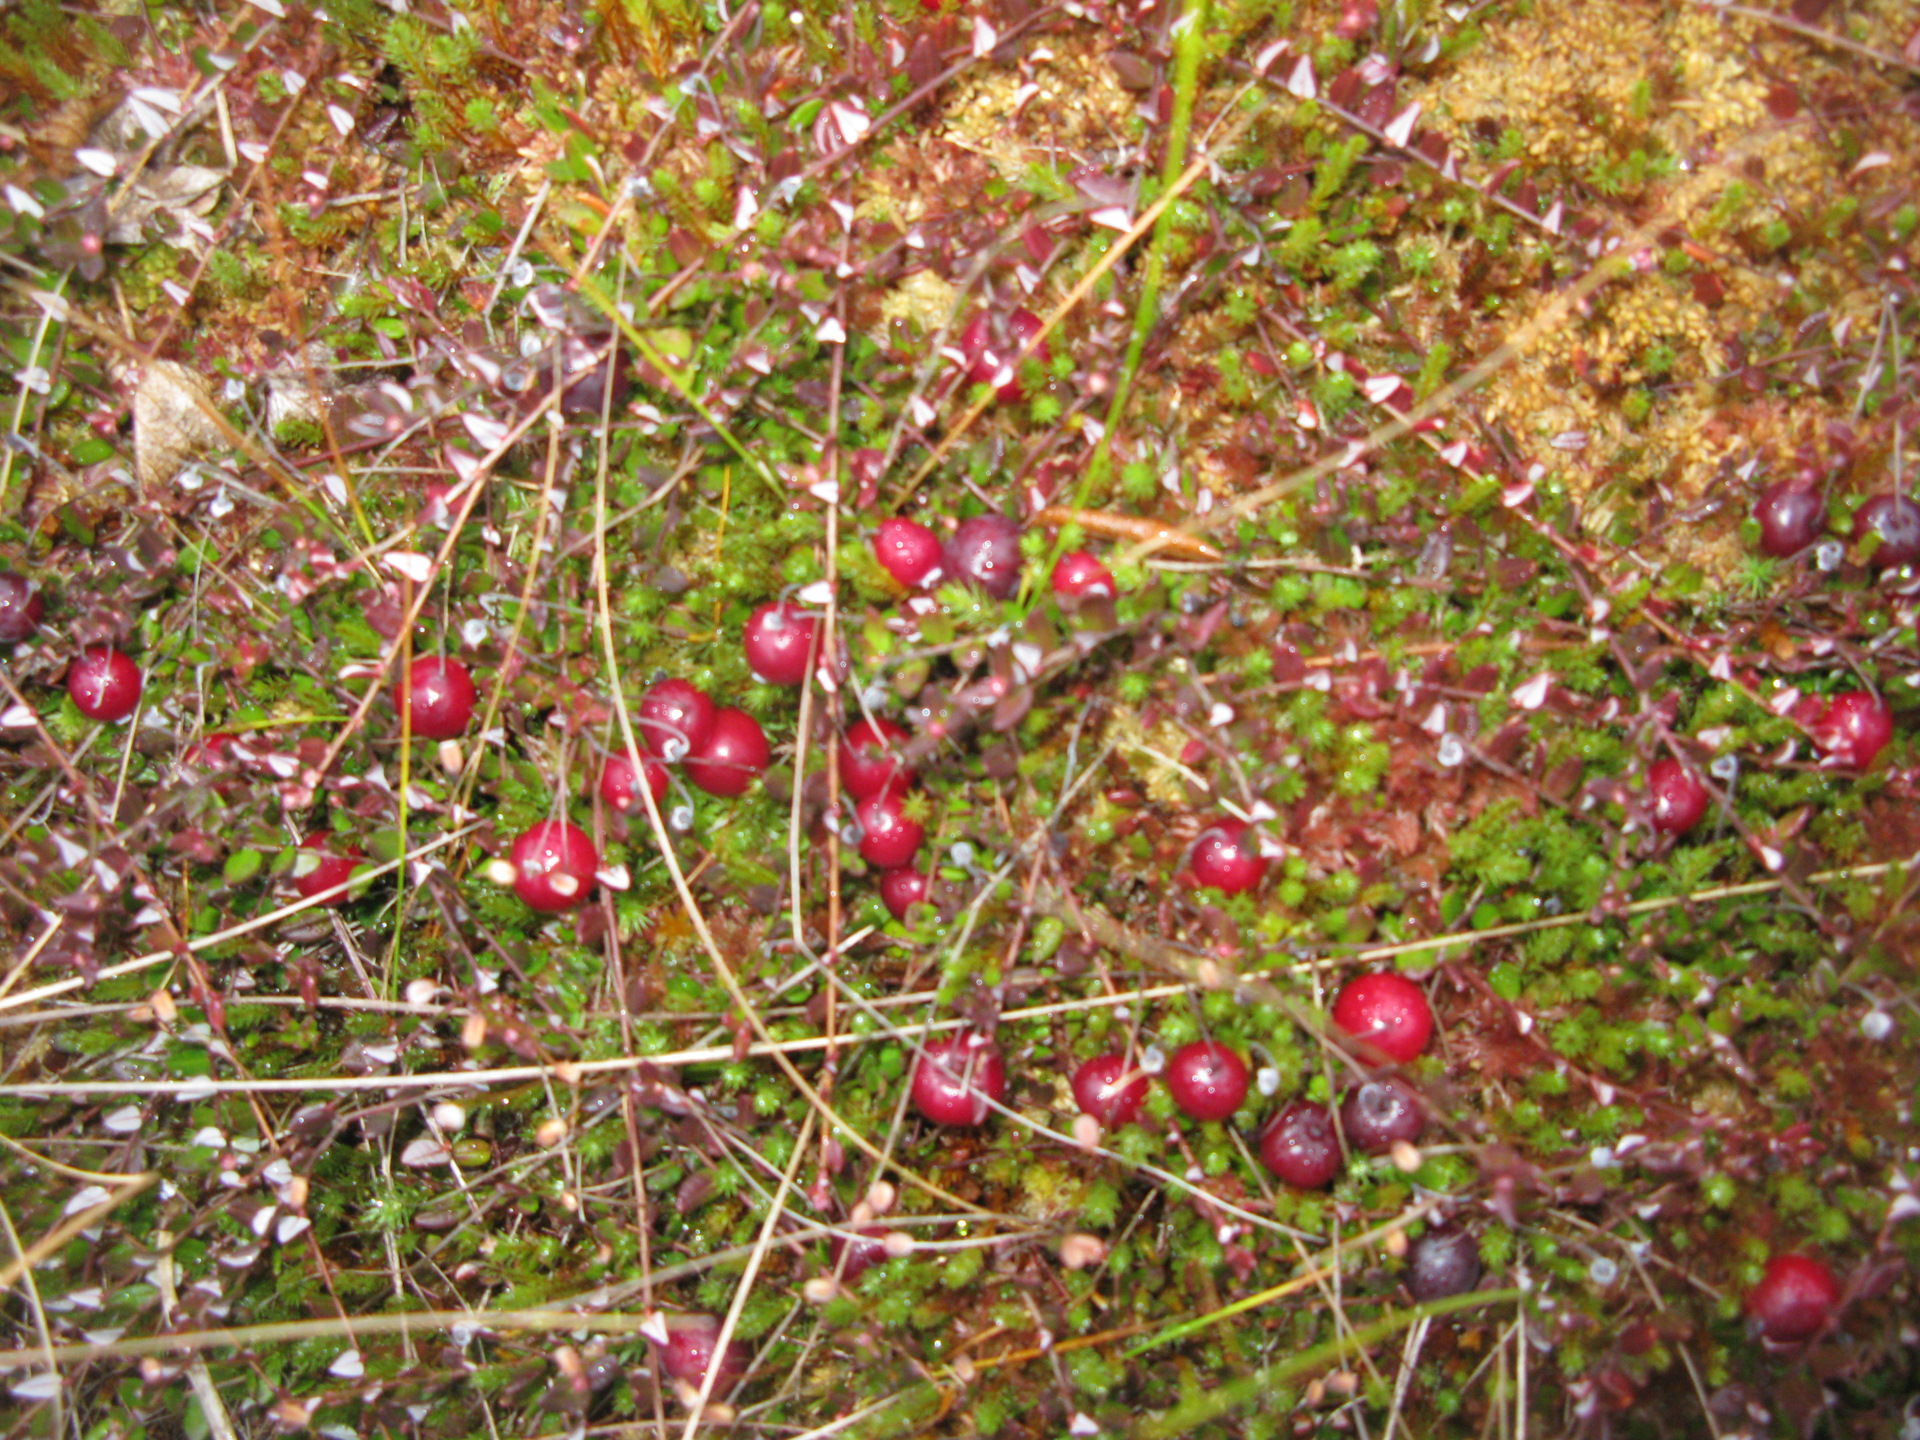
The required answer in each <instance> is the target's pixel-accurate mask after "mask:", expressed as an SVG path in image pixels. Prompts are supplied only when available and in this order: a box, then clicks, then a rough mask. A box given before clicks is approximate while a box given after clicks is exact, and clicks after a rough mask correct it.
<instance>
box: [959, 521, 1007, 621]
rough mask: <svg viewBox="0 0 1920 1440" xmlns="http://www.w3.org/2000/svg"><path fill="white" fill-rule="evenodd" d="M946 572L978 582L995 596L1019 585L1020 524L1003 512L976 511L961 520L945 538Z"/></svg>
mask: <svg viewBox="0 0 1920 1440" xmlns="http://www.w3.org/2000/svg"><path fill="white" fill-rule="evenodd" d="M945 556H946V571H947V574H948V575H950V576H952V577H953V578H954V579H956V580H963V581H965V582H967V583H968V584H971V585H978V586H979V587H980V588H981V589H982V590H984V591H986V592H987V594H989V595H991V596H992V597H993V598H994V599H996V600H1006V599H1009V598H1011V597H1012V595H1013V592H1014V591H1016V590H1018V589H1019V588H1020V563H1021V555H1020V527H1019V526H1018V525H1016V524H1014V523H1013V521H1011V520H1009V519H1007V517H1006V516H1004V515H976V516H974V518H973V519H971V520H966V521H963V522H961V525H960V528H959V529H958V530H956V531H954V532H953V538H952V539H951V540H949V541H948V542H947V548H946V552H945Z"/></svg>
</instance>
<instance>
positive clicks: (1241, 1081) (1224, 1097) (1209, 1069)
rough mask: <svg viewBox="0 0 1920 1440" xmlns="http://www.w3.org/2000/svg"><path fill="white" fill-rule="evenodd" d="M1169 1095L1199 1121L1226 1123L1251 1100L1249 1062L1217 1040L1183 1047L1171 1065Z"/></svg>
mask: <svg viewBox="0 0 1920 1440" xmlns="http://www.w3.org/2000/svg"><path fill="white" fill-rule="evenodd" d="M1166 1081H1167V1093H1168V1094H1170V1095H1172V1096H1173V1103H1174V1104H1176V1105H1178V1106H1179V1107H1180V1108H1181V1110H1183V1111H1184V1112H1186V1113H1187V1114H1188V1115H1191V1116H1192V1117H1193V1118H1194V1119H1195V1120H1224V1119H1226V1118H1227V1116H1229V1115H1231V1114H1233V1112H1234V1111H1236V1110H1238V1109H1239V1108H1240V1102H1241V1101H1242V1100H1244V1099H1246V1098H1247V1062H1246V1061H1244V1060H1242V1059H1241V1058H1240V1057H1239V1056H1238V1055H1236V1054H1234V1052H1233V1051H1231V1050H1229V1049H1228V1048H1227V1047H1226V1046H1224V1045H1222V1044H1220V1043H1219V1042H1218V1041H1217V1040H1196V1041H1194V1042H1193V1043H1192V1044H1191V1045H1183V1046H1182V1047H1181V1048H1180V1049H1179V1050H1177V1051H1175V1052H1174V1055H1173V1058H1172V1059H1171V1060H1169V1061H1168V1062H1167V1074H1166Z"/></svg>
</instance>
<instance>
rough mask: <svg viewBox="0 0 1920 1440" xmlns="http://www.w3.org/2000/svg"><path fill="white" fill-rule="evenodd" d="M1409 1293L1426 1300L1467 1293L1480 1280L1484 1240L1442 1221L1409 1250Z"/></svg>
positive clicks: (1420, 1299) (1423, 1302)
mask: <svg viewBox="0 0 1920 1440" xmlns="http://www.w3.org/2000/svg"><path fill="white" fill-rule="evenodd" d="M1406 1279H1407V1293H1408V1294H1410V1295H1412V1296H1413V1298H1414V1299H1415V1300H1418V1301H1419V1302H1420V1303H1421V1304H1423V1305H1424V1304H1425V1303H1426V1302H1427V1301H1429V1300H1441V1299H1445V1298H1446V1297H1447V1296H1449V1295H1464V1294H1466V1293H1467V1292H1468V1291H1469V1290H1471V1289H1473V1287H1474V1286H1476V1285H1478V1284H1479V1283H1480V1244H1479V1242H1478V1241H1477V1240H1475V1239H1474V1238H1473V1236H1472V1235H1470V1234H1468V1233H1467V1232H1466V1231H1465V1230H1455V1229H1454V1228H1453V1227H1452V1226H1449V1225H1442V1226H1437V1227H1436V1228H1434V1229H1432V1230H1429V1231H1427V1233H1426V1234H1424V1235H1422V1236H1421V1237H1420V1238H1419V1239H1418V1240H1416V1241H1414V1242H1413V1245H1412V1246H1411V1248H1409V1249H1408V1251H1407V1276H1406Z"/></svg>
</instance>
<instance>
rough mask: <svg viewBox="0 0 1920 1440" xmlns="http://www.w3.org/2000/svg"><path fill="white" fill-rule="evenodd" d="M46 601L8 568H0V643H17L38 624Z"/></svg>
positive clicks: (44, 612) (44, 610) (36, 628)
mask: <svg viewBox="0 0 1920 1440" xmlns="http://www.w3.org/2000/svg"><path fill="white" fill-rule="evenodd" d="M46 613H47V602H46V601H44V600H42V599H41V598H40V592H39V591H37V590H35V589H34V588H33V586H31V585H30V584H28V583H27V581H26V580H25V579H24V578H23V577H21V576H19V575H16V574H14V573H13V572H12V571H11V570H0V645H18V644H19V643H20V642H21V641H22V640H25V639H26V638H27V637H28V636H29V635H31V634H33V632H34V631H36V630H38V629H39V628H40V621H41V618H42V617H43V616H45V614H46Z"/></svg>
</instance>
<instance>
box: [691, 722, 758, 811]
mask: <svg viewBox="0 0 1920 1440" xmlns="http://www.w3.org/2000/svg"><path fill="white" fill-rule="evenodd" d="M772 754H773V752H772V751H771V750H770V749H769V748H768V746H767V732H766V731H764V730H762V729H761V728H760V722H759V721H758V720H756V719H754V718H753V717H752V716H751V715H749V714H747V712H746V711H744V710H739V709H736V708H734V707H733V706H731V705H726V706H722V707H721V708H720V709H718V710H716V711H714V713H713V728H712V729H710V730H709V731H708V732H707V743H706V744H704V745H702V746H700V747H699V748H698V749H697V750H695V751H693V752H692V753H691V754H690V755H688V756H687V760H686V768H687V779H689V780H691V781H692V782H693V783H694V784H696V785H698V786H699V787H700V788H701V789H702V790H704V791H706V792H707V793H708V794H709V795H744V794H746V793H747V791H748V790H749V789H751V788H752V786H753V782H754V781H756V780H758V779H759V778H760V777H761V776H762V775H764V774H766V773H767V761H768V759H769V758H770V757H771V756H772Z"/></svg>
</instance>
